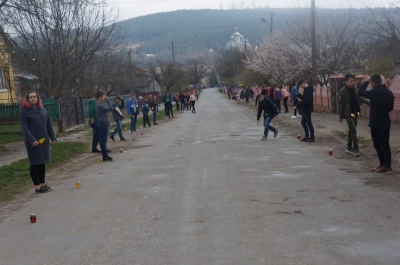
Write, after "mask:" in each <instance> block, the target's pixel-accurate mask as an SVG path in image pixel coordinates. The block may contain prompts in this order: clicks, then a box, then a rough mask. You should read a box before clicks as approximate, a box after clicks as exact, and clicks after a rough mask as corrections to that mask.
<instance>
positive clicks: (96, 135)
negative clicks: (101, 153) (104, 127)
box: [90, 122, 100, 151]
mask: <svg viewBox="0 0 400 265" xmlns="http://www.w3.org/2000/svg"><path fill="white" fill-rule="evenodd" d="M90 127H92V130H93V139H92V151H95V150H97V145H98V144H99V136H100V130H99V125H98V124H97V122H94V123H92V124H90Z"/></svg>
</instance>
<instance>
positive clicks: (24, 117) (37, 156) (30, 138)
mask: <svg viewBox="0 0 400 265" xmlns="http://www.w3.org/2000/svg"><path fill="white" fill-rule="evenodd" d="M19 113H20V120H21V125H22V131H23V133H24V143H25V147H26V151H27V152H28V158H29V162H30V164H31V165H41V164H45V163H48V162H50V160H51V159H50V142H51V141H57V138H56V135H55V134H54V129H53V126H52V124H51V120H50V116H49V114H48V113H47V111H46V110H45V109H44V108H43V107H41V108H36V109H35V108H34V107H32V108H29V109H27V108H24V107H21V108H20V112H19ZM41 138H44V139H45V141H44V142H43V144H39V145H37V146H32V144H33V143H34V142H36V141H39V140H40V139H41Z"/></svg>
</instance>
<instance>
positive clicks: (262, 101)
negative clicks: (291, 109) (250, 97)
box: [256, 94, 278, 140]
mask: <svg viewBox="0 0 400 265" xmlns="http://www.w3.org/2000/svg"><path fill="white" fill-rule="evenodd" d="M256 101H257V102H258V112H257V125H258V124H259V123H260V118H261V113H262V111H264V127H265V129H264V136H263V138H262V139H261V140H267V138H268V131H270V130H271V131H273V132H274V138H275V137H276V136H277V135H278V130H277V129H276V128H275V127H273V126H271V125H270V123H271V121H272V119H273V118H274V117H277V118H278V109H277V108H276V106H275V104H274V103H273V102H272V100H271V99H269V98H268V97H266V96H264V95H262V94H259V95H257V97H256Z"/></svg>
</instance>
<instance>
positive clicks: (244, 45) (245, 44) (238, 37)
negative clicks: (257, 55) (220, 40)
mask: <svg viewBox="0 0 400 265" xmlns="http://www.w3.org/2000/svg"><path fill="white" fill-rule="evenodd" d="M231 48H237V49H240V50H241V51H243V52H246V51H249V50H252V49H253V46H251V44H250V42H249V40H247V39H245V38H244V37H243V35H242V34H240V33H239V32H238V31H237V28H236V32H235V33H233V35H232V36H231V39H230V41H229V42H228V43H227V44H226V46H225V49H231Z"/></svg>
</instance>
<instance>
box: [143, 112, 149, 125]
mask: <svg viewBox="0 0 400 265" xmlns="http://www.w3.org/2000/svg"><path fill="white" fill-rule="evenodd" d="M146 123H147V124H148V125H149V127H151V124H150V120H149V114H144V113H143V127H146Z"/></svg>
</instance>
